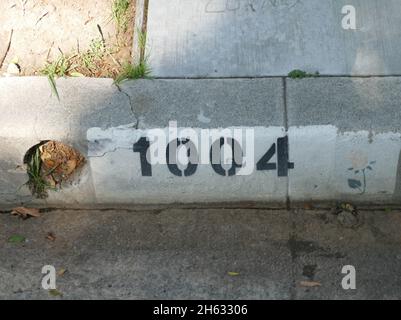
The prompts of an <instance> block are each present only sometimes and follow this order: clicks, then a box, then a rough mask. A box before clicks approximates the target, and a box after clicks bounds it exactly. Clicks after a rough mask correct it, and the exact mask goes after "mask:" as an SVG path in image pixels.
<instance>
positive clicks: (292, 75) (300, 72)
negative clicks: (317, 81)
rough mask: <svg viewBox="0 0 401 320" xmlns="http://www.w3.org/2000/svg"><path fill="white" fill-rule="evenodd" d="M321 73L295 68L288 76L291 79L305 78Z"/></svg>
mask: <svg viewBox="0 0 401 320" xmlns="http://www.w3.org/2000/svg"><path fill="white" fill-rule="evenodd" d="M319 75H320V74H319V72H318V71H316V72H315V73H308V72H306V71H303V70H298V69H296V70H293V71H291V72H290V73H289V74H288V77H289V78H291V79H304V78H313V77H318V76H319Z"/></svg>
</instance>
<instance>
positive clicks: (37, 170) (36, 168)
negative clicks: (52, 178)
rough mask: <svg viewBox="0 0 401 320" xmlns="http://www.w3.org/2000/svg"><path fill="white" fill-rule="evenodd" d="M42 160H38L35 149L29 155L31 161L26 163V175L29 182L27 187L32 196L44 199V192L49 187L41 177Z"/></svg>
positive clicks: (38, 155) (37, 152) (37, 150)
mask: <svg viewBox="0 0 401 320" xmlns="http://www.w3.org/2000/svg"><path fill="white" fill-rule="evenodd" d="M41 170H42V160H41V158H40V151H39V147H38V148H36V149H35V150H34V152H33V154H32V155H31V159H30V161H29V162H28V168H27V173H28V177H29V180H28V182H27V185H28V187H29V189H30V190H31V192H32V194H33V195H36V196H37V197H38V198H45V197H46V195H47V192H46V190H47V189H48V188H49V187H50V186H49V184H48V183H47V182H46V181H45V179H44V178H43V176H42V172H41Z"/></svg>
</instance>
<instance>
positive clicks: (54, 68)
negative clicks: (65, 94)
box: [41, 55, 71, 101]
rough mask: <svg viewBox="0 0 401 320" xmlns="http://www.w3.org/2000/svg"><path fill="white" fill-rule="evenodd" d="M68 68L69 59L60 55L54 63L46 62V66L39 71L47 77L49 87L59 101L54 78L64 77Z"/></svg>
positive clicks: (69, 66)
mask: <svg viewBox="0 0 401 320" xmlns="http://www.w3.org/2000/svg"><path fill="white" fill-rule="evenodd" d="M70 68H71V63H70V59H68V58H67V57H66V56H64V55H61V56H60V57H59V58H58V59H57V60H56V61H54V62H48V63H47V64H46V66H45V67H44V68H43V69H42V70H41V74H43V75H45V76H47V79H48V80H49V83H50V87H51V89H52V91H53V93H54V94H55V95H56V97H57V99H58V100H59V101H60V96H59V94H58V91H57V86H56V78H57V77H64V76H66V75H67V73H68V72H69V71H70Z"/></svg>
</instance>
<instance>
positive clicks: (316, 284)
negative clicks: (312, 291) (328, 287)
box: [300, 281, 322, 288]
mask: <svg viewBox="0 0 401 320" xmlns="http://www.w3.org/2000/svg"><path fill="white" fill-rule="evenodd" d="M300 285H301V287H306V288H315V287H321V286H322V284H321V283H320V282H317V281H301V282H300Z"/></svg>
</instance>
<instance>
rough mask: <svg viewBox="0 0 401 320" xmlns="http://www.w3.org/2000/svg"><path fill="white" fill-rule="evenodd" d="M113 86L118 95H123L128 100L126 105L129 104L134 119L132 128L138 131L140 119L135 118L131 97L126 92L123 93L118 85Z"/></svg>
mask: <svg viewBox="0 0 401 320" xmlns="http://www.w3.org/2000/svg"><path fill="white" fill-rule="evenodd" d="M115 86H116V87H117V90H118V91H119V92H120V93H122V94H123V95H125V96H126V97H127V98H128V103H129V105H130V111H131V114H132V116H133V117H134V120H135V126H134V128H135V129H138V128H139V121H140V118H139V117H137V116H136V115H135V111H134V103H133V102H132V97H131V95H130V94H129V93H128V92H125V91H124V90H123V88H121V87H120V85H118V84H115Z"/></svg>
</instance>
